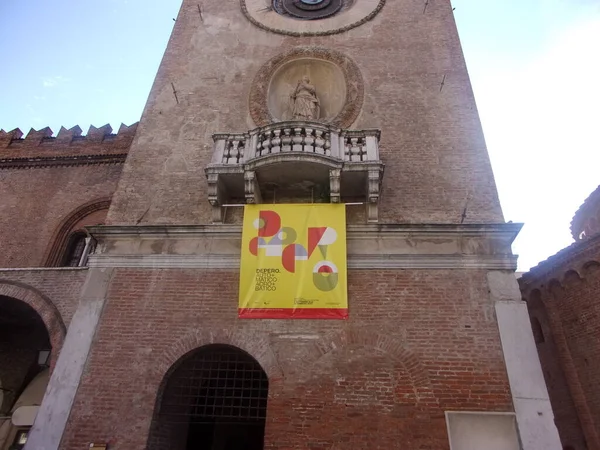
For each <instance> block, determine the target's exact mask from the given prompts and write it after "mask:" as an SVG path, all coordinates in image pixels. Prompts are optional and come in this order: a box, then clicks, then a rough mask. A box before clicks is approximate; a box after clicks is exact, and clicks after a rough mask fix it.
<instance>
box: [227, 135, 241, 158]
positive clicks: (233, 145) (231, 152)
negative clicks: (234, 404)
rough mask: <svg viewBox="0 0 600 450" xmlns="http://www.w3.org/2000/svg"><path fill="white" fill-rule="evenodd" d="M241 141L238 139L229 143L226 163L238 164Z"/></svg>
mask: <svg viewBox="0 0 600 450" xmlns="http://www.w3.org/2000/svg"><path fill="white" fill-rule="evenodd" d="M239 143H240V141H238V140H237V139H234V140H232V141H229V143H228V145H227V161H225V164H237V148H238V145H239Z"/></svg>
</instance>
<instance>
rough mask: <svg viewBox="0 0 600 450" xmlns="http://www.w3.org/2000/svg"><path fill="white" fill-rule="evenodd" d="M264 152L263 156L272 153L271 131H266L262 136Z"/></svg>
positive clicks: (262, 152)
mask: <svg viewBox="0 0 600 450" xmlns="http://www.w3.org/2000/svg"><path fill="white" fill-rule="evenodd" d="M262 139H263V141H262V151H261V153H260V155H261V156H265V155H268V154H269V153H271V131H265V132H264V133H263V135H262Z"/></svg>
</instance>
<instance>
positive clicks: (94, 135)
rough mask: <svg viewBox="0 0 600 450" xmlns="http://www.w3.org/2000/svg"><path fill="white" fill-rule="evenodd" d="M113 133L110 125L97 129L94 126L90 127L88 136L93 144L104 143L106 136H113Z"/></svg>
mask: <svg viewBox="0 0 600 450" xmlns="http://www.w3.org/2000/svg"><path fill="white" fill-rule="evenodd" d="M112 131H113V129H112V127H111V126H110V125H109V124H106V125H103V126H101V127H99V128H96V127H95V126H94V125H90V128H89V130H88V132H87V134H86V136H87V138H88V140H89V141H91V142H102V141H103V140H104V136H106V135H108V134H111V133H112Z"/></svg>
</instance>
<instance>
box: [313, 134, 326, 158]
mask: <svg viewBox="0 0 600 450" xmlns="http://www.w3.org/2000/svg"><path fill="white" fill-rule="evenodd" d="M323 134H324V131H323V130H319V129H318V128H317V129H316V130H315V153H319V154H320V155H325V154H326V150H325V139H324V138H323Z"/></svg>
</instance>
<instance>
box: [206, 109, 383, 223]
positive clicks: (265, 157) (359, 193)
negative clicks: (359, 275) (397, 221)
mask: <svg viewBox="0 0 600 450" xmlns="http://www.w3.org/2000/svg"><path fill="white" fill-rule="evenodd" d="M379 137H380V132H379V130H340V129H338V128H335V127H331V126H328V125H324V124H322V123H317V122H301V121H293V122H279V123H274V124H271V125H268V126H265V127H261V128H256V129H254V130H251V131H249V132H247V133H240V134H215V135H213V139H214V142H215V144H214V151H213V157H212V160H211V162H210V164H209V165H208V166H207V167H206V169H205V171H206V176H207V179H208V201H209V202H210V204H211V205H212V206H213V221H214V222H216V223H219V222H222V220H223V206H224V205H227V204H239V203H263V202H264V203H297V202H307V203H311V202H319V203H324V202H325V203H329V202H332V203H340V202H345V203H364V204H365V205H366V210H367V220H368V222H371V223H374V222H377V221H378V204H379V193H380V188H381V182H382V179H383V169H384V164H383V163H382V161H381V160H380V159H379Z"/></svg>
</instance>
